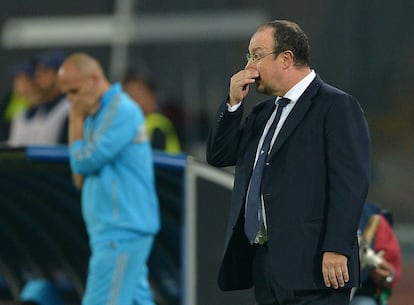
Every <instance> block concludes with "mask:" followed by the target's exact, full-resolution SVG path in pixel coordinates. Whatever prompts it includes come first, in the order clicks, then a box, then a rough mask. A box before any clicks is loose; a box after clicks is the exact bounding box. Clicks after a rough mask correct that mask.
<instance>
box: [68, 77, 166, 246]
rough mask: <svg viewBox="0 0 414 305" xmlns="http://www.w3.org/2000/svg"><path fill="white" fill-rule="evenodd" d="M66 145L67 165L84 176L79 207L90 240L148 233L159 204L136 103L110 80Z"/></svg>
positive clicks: (156, 223) (155, 223)
mask: <svg viewBox="0 0 414 305" xmlns="http://www.w3.org/2000/svg"><path fill="white" fill-rule="evenodd" d="M100 102H101V106H100V109H99V111H98V112H97V113H96V114H95V115H94V116H88V117H87V118H86V120H85V125H84V139H82V140H77V141H75V142H73V143H72V145H71V146H70V147H69V156H70V166H71V168H72V171H73V172H75V173H77V174H80V175H83V176H84V183H83V188H82V213H83V217H84V220H85V223H86V228H87V231H88V234H89V238H90V242H91V244H93V243H96V242H101V241H104V240H112V239H119V238H130V237H131V238H133V237H134V236H135V235H136V234H137V233H138V234H150V235H154V234H156V233H157V232H158V230H159V226H160V224H159V222H160V221H159V208H158V199H157V195H156V191H155V184H154V170H153V160H152V151H151V147H150V143H149V141H148V138H147V134H146V130H145V121H144V115H143V113H142V111H141V109H140V108H139V107H138V106H137V105H136V104H135V103H134V102H133V101H132V100H131V99H130V98H129V97H128V96H127V95H126V94H125V93H124V92H123V91H122V89H121V86H120V84H114V85H112V86H111V87H110V89H109V90H108V91H106V92H105V94H104V95H103V96H102V97H101V101H100Z"/></svg>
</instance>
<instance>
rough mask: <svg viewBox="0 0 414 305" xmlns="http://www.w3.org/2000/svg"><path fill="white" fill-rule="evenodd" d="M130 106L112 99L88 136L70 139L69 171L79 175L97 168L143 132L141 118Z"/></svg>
mask: <svg viewBox="0 0 414 305" xmlns="http://www.w3.org/2000/svg"><path fill="white" fill-rule="evenodd" d="M133 106H134V105H129V104H126V103H122V100H121V99H119V100H117V101H115V102H113V103H112V104H111V105H110V106H109V109H106V112H105V114H104V117H103V118H102V120H101V121H100V123H99V126H97V128H96V131H94V133H93V135H92V136H91V138H90V139H88V140H87V141H85V140H84V139H82V140H78V141H75V142H73V143H72V145H71V146H70V147H69V154H70V165H71V168H72V170H73V172H75V173H78V174H82V175H88V174H91V173H94V172H97V171H98V170H100V169H101V168H102V167H103V166H104V165H105V164H107V163H108V162H110V161H111V160H112V159H113V158H114V157H115V156H116V155H117V154H118V153H119V152H120V151H121V150H122V148H123V147H125V146H126V145H128V144H129V143H131V142H132V141H133V140H134V138H136V137H137V136H139V134H140V133H145V126H144V119H143V117H142V118H141V119H140V117H139V116H138V115H137V111H134V110H135V109H130V107H133Z"/></svg>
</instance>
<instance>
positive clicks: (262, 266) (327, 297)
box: [253, 244, 351, 305]
mask: <svg viewBox="0 0 414 305" xmlns="http://www.w3.org/2000/svg"><path fill="white" fill-rule="evenodd" d="M254 247H256V252H255V256H254V259H253V282H254V294H255V298H256V302H257V303H256V304H257V305H286V304H289V305H305V304H306V305H348V304H349V300H350V294H351V289H319V290H290V289H285V288H283V287H282V286H281V285H280V284H279V283H278V282H277V281H276V279H275V278H274V276H273V273H272V271H271V262H270V256H269V249H268V246H267V244H264V245H254ZM321 272H322V271H321Z"/></svg>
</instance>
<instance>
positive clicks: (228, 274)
mask: <svg viewBox="0 0 414 305" xmlns="http://www.w3.org/2000/svg"><path fill="white" fill-rule="evenodd" d="M226 102H227V100H226V101H224V102H223V103H222V104H221V106H220V108H219V111H218V113H217V118H216V122H215V124H214V126H213V127H212V129H211V131H210V134H209V138H208V144H207V161H208V163H209V164H211V165H213V166H218V167H223V166H233V165H235V166H236V168H235V181H234V188H233V195H232V201H231V208H230V216H229V223H228V231H227V235H226V243H225V252H224V257H223V260H222V265H221V268H220V272H219V287H220V288H221V289H223V290H236V289H245V288H250V287H251V286H252V284H253V283H252V258H253V255H254V247H252V246H250V245H249V242H248V240H247V238H246V236H245V234H244V204H245V197H246V190H247V186H248V183H249V179H250V175H251V172H252V167H253V162H254V158H255V153H256V149H257V145H258V142H259V139H260V137H261V135H262V132H263V129H264V126H265V124H266V121H267V120H268V118H269V116H270V112H271V104H272V103H273V102H274V98H272V99H270V100H267V101H264V102H262V103H260V104H258V105H256V106H255V107H254V108H253V110H252V112H251V113H250V114H249V115H248V116H247V118H246V119H245V121H244V122H243V123H242V117H243V105H242V106H241V107H240V108H239V109H238V110H237V111H235V112H228V111H227V105H226ZM369 142H370V140H369V132H368V127H367V123H366V120H365V117H364V114H363V111H362V109H361V107H360V105H359V104H358V102H357V101H356V99H355V98H354V97H352V96H351V95H349V94H347V93H345V92H342V91H340V90H338V89H336V88H334V87H332V86H329V85H328V84H326V83H324V82H323V81H322V80H321V79H320V78H319V77H318V76H317V77H316V78H315V79H314V80H313V82H312V83H311V84H310V86H309V87H308V88H307V89H306V91H305V92H304V93H303V94H302V96H301V97H300V98H299V100H298V101H297V103H296V105H295V106H294V108H293V109H292V111H291V112H290V114H289V116H288V118H287V120H286V121H285V123H284V125H283V127H282V129H281V131H280V132H279V134H278V137H277V139H276V142H275V144H274V145H273V148H272V150H271V153H270V155H269V157H268V165H267V166H266V167H265V169H264V173H263V178H262V193H263V196H264V204H265V207H266V218H267V226H268V227H267V234H268V247H269V254H270V257H271V266H269V268H271V270H272V272H273V274H274V277H275V279H276V280H277V281H278V282H279V283H280V284H281V285H282V286H283V287H285V288H287V289H321V288H325V285H324V283H323V277H322V267H321V266H322V255H323V252H324V251H333V252H338V253H342V254H344V255H346V256H347V257H348V268H349V273H350V281H349V282H348V283H347V284H346V287H352V286H358V285H359V258H358V244H357V228H358V223H359V219H360V215H361V211H362V207H363V204H364V201H365V199H366V195H367V192H368V184H369V173H370V166H369V165H370V148H369V147H370V143H369Z"/></svg>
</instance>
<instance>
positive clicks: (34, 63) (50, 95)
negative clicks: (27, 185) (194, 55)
mask: <svg viewBox="0 0 414 305" xmlns="http://www.w3.org/2000/svg"><path fill="white" fill-rule="evenodd" d="M67 55H68V54H67V53H66V52H65V51H62V50H47V51H45V52H43V53H40V54H37V55H35V56H32V57H30V58H26V59H23V60H22V61H21V62H19V63H14V64H12V65H10V67H9V75H10V81H11V86H10V89H9V91H8V92H7V93H5V94H4V95H3V96H2V97H1V100H0V143H1V144H2V145H6V146H12V147H23V146H37V145H42V146H43V145H66V144H67V141H68V114H69V110H70V103H69V100H68V99H67V97H66V96H65V95H64V94H63V93H62V91H61V89H60V88H59V83H58V71H59V68H60V66H61V64H62V63H63V61H64V60H65V58H66V56H67ZM118 81H119V82H121V83H122V86H123V89H124V91H125V92H127V93H128V94H129V95H130V96H131V97H132V99H133V100H134V101H135V102H137V104H138V105H139V106H140V108H141V109H142V111H143V112H144V114H145V117H146V125H147V132H148V134H149V136H150V139H151V143H152V145H153V148H154V149H156V150H161V151H164V152H167V153H180V152H182V151H183V128H184V121H185V119H184V114H183V112H181V111H180V109H178V107H171V105H164V106H165V107H163V105H161V103H160V101H159V94H158V88H157V86H156V83H155V81H154V80H153V79H152V78H150V77H149V76H147V75H141V74H139V73H137V72H136V71H128V72H127V73H126V74H125V75H124V77H123V79H120V80H118Z"/></svg>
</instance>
